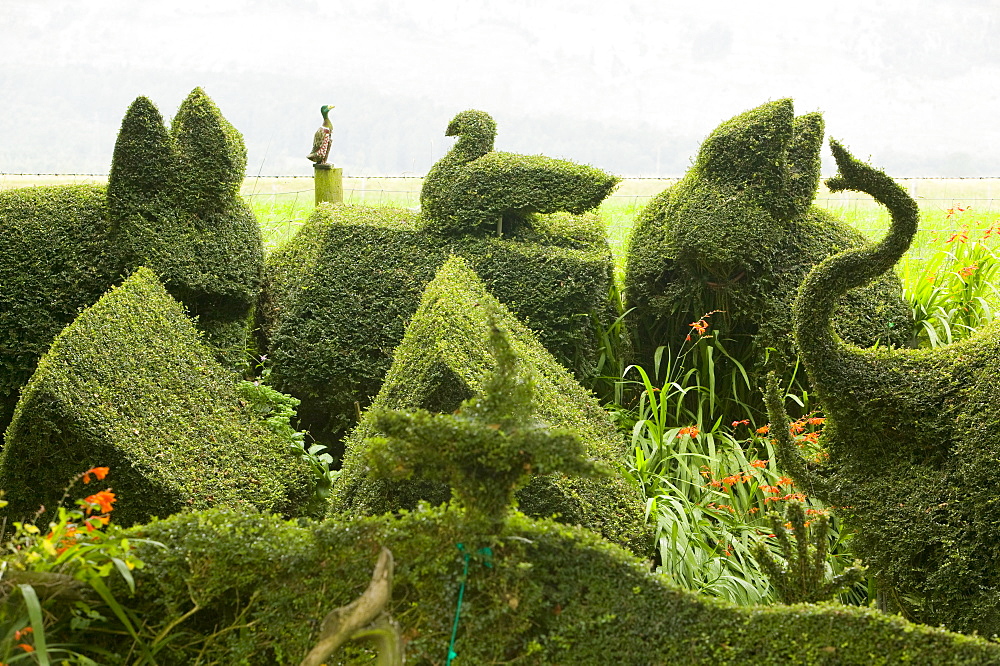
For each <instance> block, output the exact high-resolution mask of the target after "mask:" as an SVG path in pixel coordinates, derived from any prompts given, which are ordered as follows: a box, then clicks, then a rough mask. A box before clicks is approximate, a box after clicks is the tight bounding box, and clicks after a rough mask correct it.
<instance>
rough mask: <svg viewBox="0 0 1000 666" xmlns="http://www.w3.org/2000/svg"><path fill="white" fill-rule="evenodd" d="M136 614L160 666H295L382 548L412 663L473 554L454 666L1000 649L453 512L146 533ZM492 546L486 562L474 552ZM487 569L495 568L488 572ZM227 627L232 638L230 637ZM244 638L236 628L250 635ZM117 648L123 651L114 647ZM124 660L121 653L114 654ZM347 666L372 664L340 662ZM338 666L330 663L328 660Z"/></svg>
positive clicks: (433, 645) (855, 660)
mask: <svg viewBox="0 0 1000 666" xmlns="http://www.w3.org/2000/svg"><path fill="white" fill-rule="evenodd" d="M131 532H132V534H131V536H133V537H139V536H141V537H144V538H148V539H151V540H154V541H157V542H160V543H163V544H164V545H165V546H166V547H165V548H160V547H157V546H153V545H142V544H140V546H139V551H138V554H139V555H140V557H141V558H142V559H143V560H144V561H145V562H146V567H145V568H144V569H142V570H141V571H137V572H136V574H135V575H136V579H137V596H136V597H135V598H134V599H132V600H131V601H130V602H129V603H130V605H131V606H133V607H134V608H136V609H137V610H138V611H139V612H140V616H141V617H143V618H146V619H147V620H148V622H149V623H150V624H149V626H148V627H147V628H146V631H147V632H148V634H149V635H150V636H152V635H155V634H156V633H157V632H158V631H160V630H161V629H163V628H165V627H167V625H168V624H170V623H171V622H173V621H175V620H177V619H178V618H180V617H181V616H182V615H183V614H184V613H188V612H190V611H192V610H193V609H195V608H197V610H194V612H193V613H191V614H190V616H189V617H187V618H186V619H184V620H183V621H182V622H180V623H179V624H177V625H176V626H174V627H173V628H172V629H171V630H170V632H168V637H170V636H173V637H174V640H172V641H170V642H169V643H168V645H167V646H166V648H165V649H164V650H163V651H162V652H160V653H159V654H158V655H157V657H158V659H159V660H160V663H162V664H165V665H167V664H188V663H192V662H193V660H194V658H195V656H200V657H201V658H202V659H203V660H204V661H206V662H209V663H211V662H217V663H227V664H230V663H246V664H268V665H270V664H288V663H292V664H294V663H298V662H299V661H300V660H301V659H302V657H303V656H304V655H305V654H306V652H308V650H309V649H310V648H311V647H312V644H313V641H315V639H316V636H317V634H318V625H319V620H320V619H321V618H323V617H324V616H325V615H326V614H327V612H329V611H330V610H332V609H333V608H337V607H339V606H343V605H345V604H347V603H349V602H350V601H352V600H354V599H355V598H356V597H357V596H358V595H359V594H360V593H361V592H362V591H363V590H364V589H365V587H366V586H367V584H368V581H369V579H370V577H371V571H372V566H373V565H374V563H375V560H376V558H377V556H378V553H379V551H380V549H381V548H382V547H383V546H385V547H388V548H389V549H390V550H391V551H392V553H393V555H394V558H395V563H396V567H395V573H394V577H393V597H392V602H391V607H390V612H391V614H392V616H393V618H394V619H396V620H398V621H399V623H400V624H401V627H402V631H403V636H404V640H405V641H406V652H407V663H421V664H422V663H443V662H444V661H445V660H446V658H447V654H448V645H449V639H450V637H451V631H452V622H453V620H454V616H455V608H456V605H457V602H458V591H459V585H460V583H461V574H462V567H463V551H460V550H459V549H458V548H457V544H463V546H464V548H466V551H465V552H471V553H475V555H474V556H473V558H472V559H471V561H470V568H469V574H468V577H467V580H466V587H465V591H464V598H463V603H462V612H461V615H460V617H459V625H458V634H457V641H456V644H455V651H456V653H457V654H458V658H457V662H456V663H461V662H465V663H470V664H486V663H509V662H511V661H514V660H517V661H518V663H526V664H568V663H573V664H588V665H589V664H595V665H596V664H607V663H609V661H613V662H614V663H622V664H661V663H696V664H707V663H712V664H745V663H750V662H752V663H755V664H782V665H783V664H789V663H794V664H864V665H866V666H867V665H869V664H896V663H901V662H906V663H910V662H912V663H919V664H928V665H944V664H948V665H952V664H992V663H996V662H997V661H998V660H1000V646H997V645H996V644H994V643H989V642H987V641H984V640H982V639H978V638H972V637H967V636H960V635H956V634H951V633H948V632H946V631H943V630H941V629H933V628H930V627H926V626H920V625H914V624H911V623H909V622H906V621H905V620H903V619H901V618H898V617H892V616H887V615H883V614H880V613H877V612H875V611H873V610H870V609H864V608H857V607H847V606H840V605H837V604H830V605H818V606H812V605H799V606H772V607H767V608H739V607H736V606H731V605H728V604H725V603H723V602H719V601H715V600H710V599H706V598H704V597H698V596H696V595H694V594H692V593H690V592H687V591H682V590H679V589H677V588H674V587H672V586H670V585H669V584H668V583H666V582H665V579H664V578H662V577H660V576H657V575H655V574H651V573H649V572H648V570H647V568H646V567H645V566H644V565H643V564H641V563H640V562H639V561H638V560H637V559H635V558H634V557H632V556H630V555H628V554H627V553H626V552H624V551H622V550H620V549H618V548H616V547H613V546H611V545H609V544H607V543H606V542H604V541H602V540H601V539H599V538H598V537H597V536H595V535H593V534H592V533H590V532H587V531H584V530H579V529H576V528H572V527H567V526H562V525H559V524H556V523H554V522H551V521H533V520H529V519H527V518H524V517H517V516H515V517H514V518H513V519H511V520H510V521H508V523H507V525H506V527H505V528H504V529H503V531H502V532H500V533H499V534H481V533H477V532H476V531H475V530H474V529H473V528H470V526H469V525H468V524H467V523H465V522H464V520H463V518H462V515H461V513H460V512H457V511H455V510H453V509H449V508H438V509H428V508H426V507H423V508H419V509H417V510H416V511H414V512H411V513H404V514H402V515H400V516H389V515H385V516H377V517H370V518H364V519H359V520H352V521H327V522H325V523H322V524H319V525H302V526H299V525H295V524H291V523H284V522H281V521H278V520H276V519H275V518H273V517H270V516H265V515H254V514H248V515H241V514H237V513H233V512H228V511H220V510H213V511H208V512H198V513H191V514H182V515H178V516H174V517H172V518H169V519H167V520H164V521H160V522H155V523H152V524H150V525H146V526H141V527H136V528H134V529H133V530H132V531H131ZM487 546H488V547H489V548H490V549H491V551H492V557H491V559H489V560H486V559H484V558H485V556H484V555H480V554H479V553H478V552H477V551H478V550H479V549H480V548H481V547H487ZM487 562H488V563H489V565H490V566H486V563H487ZM230 627H233V629H228V628H230ZM239 627H242V629H240V628H239ZM119 640H120V639H119ZM119 649H120V650H121V648H120V647H119ZM343 658H344V660H345V661H344V662H343V663H364V662H365V661H366V660H365V658H364V657H363V656H361V655H359V654H357V653H353V656H352V654H351V653H346V654H344V655H343ZM331 663H336V662H334V661H331Z"/></svg>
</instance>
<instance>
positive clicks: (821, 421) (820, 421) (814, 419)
mask: <svg viewBox="0 0 1000 666" xmlns="http://www.w3.org/2000/svg"><path fill="white" fill-rule="evenodd" d="M806 423H808V424H809V425H823V424H824V423H826V418H825V417H822V416H814V417H812V418H811V419H809V420H808V421H806Z"/></svg>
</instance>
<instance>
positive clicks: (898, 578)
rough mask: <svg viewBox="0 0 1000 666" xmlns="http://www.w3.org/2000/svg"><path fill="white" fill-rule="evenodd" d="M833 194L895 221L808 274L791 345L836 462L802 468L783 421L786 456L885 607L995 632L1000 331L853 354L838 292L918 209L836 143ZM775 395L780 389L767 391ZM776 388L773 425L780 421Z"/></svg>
mask: <svg viewBox="0 0 1000 666" xmlns="http://www.w3.org/2000/svg"><path fill="white" fill-rule="evenodd" d="M832 145H833V150H834V156H835V157H836V158H837V164H838V166H839V168H840V173H839V174H838V176H837V177H836V178H834V179H831V180H830V181H828V185H829V187H830V189H831V190H834V191H836V190H842V189H850V190H856V191H861V192H867V193H868V194H870V195H872V196H873V197H874V198H875V199H876V200H877V201H879V202H880V203H882V204H883V205H884V206H886V208H888V210H889V211H890V213H891V215H892V226H891V229H890V231H889V233H888V235H887V236H886V237H885V238H884V239H883V240H882V241H881V242H880V243H878V244H877V245H875V246H870V247H864V248H858V249H854V250H850V251H847V252H844V253H842V254H839V255H836V256H834V257H832V258H830V259H828V260H826V261H825V262H823V263H822V264H820V265H819V266H818V267H817V268H816V269H814V270H813V272H812V273H810V275H809V277H808V278H807V279H806V281H805V283H804V284H803V286H802V289H801V292H800V295H799V298H798V300H797V301H796V304H795V334H796V342H797V344H798V347H799V349H800V350H801V352H802V357H803V359H804V361H805V365H806V369H807V370H808V372H809V375H810V378H811V380H812V381H813V383H814V384H815V386H816V389H817V391H818V393H819V395H820V397H821V399H822V401H823V404H824V408H825V411H826V414H827V415H828V418H829V422H828V425H827V429H826V431H825V434H824V438H823V439H824V442H825V447H826V451H827V453H828V454H829V459H828V460H827V461H826V462H825V463H823V464H816V463H806V462H805V461H803V460H802V459H801V458H800V457H799V456H798V453H797V451H796V449H795V447H794V446H792V445H791V444H790V442H788V438H787V437H785V436H783V433H784V429H783V428H779V429H778V431H777V432H778V433H779V435H782V436H779V438H778V441H779V443H780V449H779V452H780V455H781V457H779V462H780V463H781V465H782V467H783V468H784V469H785V470H787V471H789V472H791V473H792V474H793V475H794V476H795V478H796V480H797V482H799V483H800V484H801V485H802V486H803V487H805V488H807V489H808V492H810V493H811V494H815V495H817V496H819V497H821V498H823V499H824V500H825V501H828V502H830V503H832V504H834V505H836V506H838V507H840V508H839V509H838V512H839V513H841V514H842V515H843V516H844V517H845V518H846V519H847V520H849V521H850V523H851V525H852V526H854V527H855V528H856V529H857V536H856V537H855V539H854V547H855V549H856V552H857V553H858V554H859V555H860V556H861V557H862V558H863V559H864V561H865V563H866V564H867V565H869V567H870V571H871V572H872V573H873V574H874V575H875V577H876V579H877V580H878V582H879V585H880V601H881V602H882V603H883V604H884V605H885V606H886V607H888V608H895V609H898V610H900V611H902V612H903V613H904V614H905V615H906V616H907V617H910V618H913V619H916V620H919V621H922V622H926V623H928V624H939V623H941V624H944V625H946V626H948V627H950V628H951V629H954V630H956V631H974V630H975V631H978V632H979V633H981V634H983V635H993V634H996V633H1000V566H998V564H997V558H996V557H995V556H994V554H993V553H994V551H995V545H996V543H997V542H998V541H1000V513H998V508H1000V503H998V501H997V497H996V492H995V488H994V484H993V483H992V482H991V480H992V479H994V478H995V476H996V470H997V466H998V464H1000V439H998V436H997V433H998V432H1000V409H998V407H997V400H996V396H997V394H998V392H1000V329H998V327H997V325H996V323H994V324H990V325H988V326H986V327H984V328H983V329H981V330H980V331H979V332H978V333H977V334H975V335H973V336H971V337H969V338H968V339H966V340H964V341H962V342H959V343H956V344H953V345H948V346H944V347H939V348H937V349H931V350H890V349H868V350H865V349H858V348H857V347H854V346H851V345H850V344H847V343H845V342H844V341H843V340H841V339H840V338H839V337H838V336H837V334H836V332H835V330H834V329H833V327H832V325H831V321H832V319H833V316H834V314H833V313H834V311H835V308H836V303H837V299H838V298H839V297H840V296H841V295H842V294H844V293H845V292H847V291H848V290H850V289H852V288H856V287H857V286H859V285H862V284H865V283H867V282H868V281H870V280H872V279H875V278H877V277H878V276H879V275H882V274H884V273H885V272H887V271H889V270H891V268H892V266H893V265H894V264H895V263H896V261H898V260H899V258H900V257H901V256H902V255H903V253H904V252H905V251H906V249H907V248H908V247H909V245H910V242H911V240H912V238H913V235H914V234H915V233H916V229H917V220H918V210H917V206H916V203H915V202H914V201H913V200H912V199H911V198H910V197H909V196H908V195H907V194H906V192H905V191H903V189H902V188H900V187H899V186H898V185H896V184H895V183H894V182H893V181H892V180H891V179H890V178H889V177H888V176H886V175H885V174H883V173H882V172H880V171H876V170H875V169H873V168H871V167H869V166H867V165H865V164H862V163H861V162H859V161H857V160H855V159H854V158H853V157H851V156H850V154H848V153H847V151H846V150H844V149H843V148H842V147H840V146H839V145H838V144H836V143H834V144H832ZM772 393H773V391H772ZM780 407H781V406H780V402H779V401H778V400H777V398H776V397H774V396H773V395H772V397H771V404H770V405H769V408H770V412H771V418H772V421H774V422H775V423H778V422H779V421H778V420H779V419H781V418H782V417H783V415H782V414H781V408H780Z"/></svg>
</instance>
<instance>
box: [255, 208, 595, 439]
mask: <svg viewBox="0 0 1000 666" xmlns="http://www.w3.org/2000/svg"><path fill="white" fill-rule="evenodd" d="M419 226H420V225H419V221H418V217H417V216H416V215H415V214H414V213H412V212H410V211H406V210H399V209H392V208H373V207H366V206H326V205H323V206H320V207H318V208H317V209H316V211H315V213H314V214H313V215H312V216H311V217H310V219H309V220H308V222H307V223H306V225H305V226H304V227H303V228H302V230H301V231H300V232H299V233H298V235H296V236H295V237H294V238H293V239H292V240H291V241H289V243H288V244H287V245H285V246H284V247H283V248H282V249H281V250H279V251H277V252H275V253H273V254H271V255H269V256H268V259H267V276H266V281H265V288H264V291H263V294H262V300H261V305H260V307H259V309H258V314H259V317H260V320H261V321H260V328H261V331H262V333H263V334H264V336H265V340H264V341H263V342H262V347H264V348H265V349H266V351H267V354H268V356H269V358H270V363H271V367H272V370H273V372H272V375H271V379H272V380H273V381H274V383H275V386H276V387H277V388H278V389H279V390H281V391H284V392H286V393H290V394H292V395H294V396H295V397H297V398H299V399H300V400H302V404H301V406H300V407H299V416H300V417H301V419H302V423H303V425H304V426H306V427H308V429H309V431H310V432H312V434H313V435H314V436H316V437H317V439H319V440H320V441H321V442H324V443H334V442H335V441H338V440H339V439H340V438H341V437H342V436H343V434H344V433H345V432H346V431H347V430H348V429H349V428H350V427H351V426H352V425H353V424H354V423H356V417H355V415H356V413H357V411H358V410H359V409H361V408H364V407H366V406H367V405H368V404H370V402H371V399H372V397H373V396H374V395H375V394H377V393H378V391H379V387H380V386H381V385H382V379H383V377H385V373H386V371H387V370H388V369H389V365H390V363H391V362H392V350H393V349H394V348H395V347H396V345H397V344H399V341H400V340H401V339H402V337H403V330H404V328H405V326H406V324H407V322H408V321H409V320H410V318H411V317H412V316H413V313H414V311H416V309H417V304H418V303H419V301H420V294H421V293H422V292H423V290H424V287H426V286H427V283H428V282H430V280H431V278H432V277H433V276H434V272H435V271H436V270H437V268H438V267H439V266H440V265H441V264H442V263H443V262H444V261H445V259H446V258H447V257H448V256H449V254H456V255H459V256H461V257H463V258H464V259H465V260H466V261H467V262H468V264H469V266H470V267H471V268H472V269H473V270H474V271H475V272H476V273H477V274H478V275H479V276H480V277H481V278H482V280H483V281H484V282H485V283H486V285H487V288H488V289H489V291H490V293H492V294H493V295H494V296H495V297H496V298H498V299H499V300H500V301H501V302H502V303H504V304H505V305H506V306H507V307H508V308H510V309H511V311H513V312H514V314H515V315H516V316H517V317H518V319H520V320H521V321H522V322H523V323H525V324H526V325H527V326H528V327H529V328H530V329H532V330H533V331H534V332H535V333H536V334H537V335H538V336H539V339H540V340H541V342H542V344H543V345H545V347H546V348H547V349H548V350H549V351H550V352H551V353H552V354H553V355H554V356H555V357H556V359H558V360H559V362H560V363H562V364H563V365H565V366H566V367H569V368H572V369H573V370H574V371H575V373H576V374H577V376H578V377H581V378H583V377H587V376H588V375H590V374H591V373H592V372H593V367H592V363H593V359H594V358H595V357H596V347H597V344H596V338H595V334H594V328H595V327H594V319H593V315H597V316H598V317H599V316H601V315H602V314H603V308H604V307H605V302H606V301H605V299H606V295H607V291H608V286H609V284H610V283H611V279H612V277H611V272H612V265H611V254H610V250H609V248H608V244H607V239H606V238H605V237H604V233H603V229H602V228H601V226H600V223H599V221H598V220H597V219H596V218H595V217H593V216H589V215H587V216H571V215H566V214H562V215H549V216H542V217H541V218H540V219H538V220H537V221H536V223H535V225H534V227H533V228H531V229H522V230H520V231H518V232H516V233H514V234H512V235H510V236H505V237H504V238H496V237H473V236H467V237H464V238H457V239H445V238H443V237H441V236H438V235H436V234H431V233H428V232H426V231H422V230H420V229H419ZM355 403H357V405H355ZM456 404H457V403H456Z"/></svg>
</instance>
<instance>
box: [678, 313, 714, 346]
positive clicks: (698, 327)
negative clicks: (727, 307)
mask: <svg viewBox="0 0 1000 666" xmlns="http://www.w3.org/2000/svg"><path fill="white" fill-rule="evenodd" d="M716 312H722V310H712V311H711V312H706V313H705V314H703V315H702V316H701V319H699V320H698V321H694V322H691V323H690V324H688V326H690V327H691V328H693V329H694V330H695V331H697V333H698V335H705V332H706V331H708V318H709V317H711V316H712V315H714V314H715V313H716ZM685 340H686V341H688V342H690V341H691V334H690V333H689V334H688V336H687V337H686V338H685Z"/></svg>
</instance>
